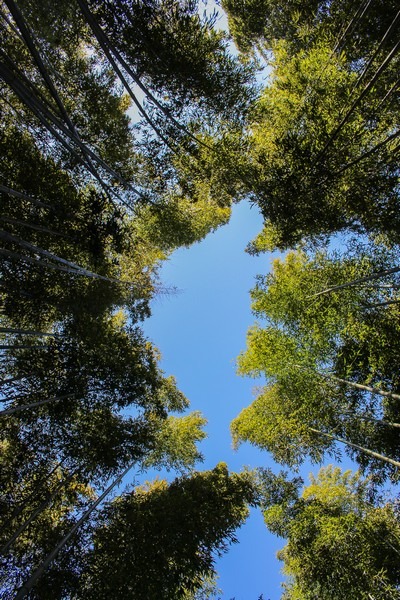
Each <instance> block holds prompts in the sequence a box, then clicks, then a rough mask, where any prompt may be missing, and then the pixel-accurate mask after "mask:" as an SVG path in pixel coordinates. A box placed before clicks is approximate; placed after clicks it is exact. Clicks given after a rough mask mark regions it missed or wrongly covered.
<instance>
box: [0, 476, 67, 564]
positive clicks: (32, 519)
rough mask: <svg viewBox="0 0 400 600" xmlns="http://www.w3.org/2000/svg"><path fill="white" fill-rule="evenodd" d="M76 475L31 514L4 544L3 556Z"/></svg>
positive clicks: (62, 483)
mask: <svg viewBox="0 0 400 600" xmlns="http://www.w3.org/2000/svg"><path fill="white" fill-rule="evenodd" d="M74 475H75V473H72V474H71V475H69V476H68V477H67V479H65V480H64V481H61V482H60V483H59V484H58V486H57V487H56V489H55V490H54V492H52V493H51V495H50V496H49V497H48V498H46V500H44V501H43V502H42V503H41V504H40V505H39V506H38V507H37V508H36V509H35V510H34V511H33V513H32V514H31V516H30V517H29V518H28V519H27V520H26V521H24V522H23V523H22V524H21V525H20V526H19V527H18V529H17V530H16V532H15V533H14V534H13V535H12V536H11V538H10V539H9V540H8V542H7V543H6V544H4V546H3V547H2V548H1V550H0V553H1V554H5V553H6V552H7V551H8V549H9V548H10V546H11V545H12V544H13V543H14V542H15V540H16V539H17V538H18V536H20V535H21V533H22V532H23V531H24V530H25V529H26V528H27V527H28V525H30V523H32V521H34V519H36V517H37V516H38V515H40V513H41V512H42V511H43V510H44V509H45V508H46V506H47V505H48V504H49V503H50V502H51V501H52V500H53V499H54V498H55V497H56V496H57V494H58V492H59V491H60V490H61V489H62V488H63V487H64V485H65V484H66V483H69V482H70V481H71V480H72V478H73V477H74Z"/></svg>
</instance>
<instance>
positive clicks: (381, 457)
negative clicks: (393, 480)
mask: <svg viewBox="0 0 400 600" xmlns="http://www.w3.org/2000/svg"><path fill="white" fill-rule="evenodd" d="M309 429H310V431H312V432H313V433H317V434H318V435H322V436H324V437H327V438H329V439H331V440H334V441H336V442H341V443H342V444H345V445H346V446H350V447H351V448H355V449H356V450H360V452H363V453H364V454H368V456H373V457H374V458H377V459H379V460H382V461H384V462H386V463H389V464H391V465H394V466H395V467H399V468H400V462H398V461H397V460H393V459H392V458H388V457H387V456H384V455H383V454H379V453H378V452H374V451H373V450H369V448H364V447H363V446H359V445H358V444H353V443H352V442H348V441H347V440H345V439H343V438H340V437H337V436H334V435H332V434H330V433H326V432H325V431H320V430H319V429H314V428H313V427H309Z"/></svg>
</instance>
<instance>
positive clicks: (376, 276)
mask: <svg viewBox="0 0 400 600" xmlns="http://www.w3.org/2000/svg"><path fill="white" fill-rule="evenodd" d="M399 271H400V267H393V268H392V269H386V270H384V271H378V272H377V273H372V275H368V276H366V277H360V278H359V279H353V281H348V282H347V283H342V284H340V285H334V286H332V287H330V288H326V289H325V290H322V292H317V293H316V294H313V295H312V296H308V298H317V296H322V295H323V294H329V293H330V292H334V291H336V290H342V289H344V288H347V287H351V286H352V285H358V284H359V283H364V282H366V281H373V280H374V279H380V278H381V277H385V276H386V275H392V274H393V273H398V272H399Z"/></svg>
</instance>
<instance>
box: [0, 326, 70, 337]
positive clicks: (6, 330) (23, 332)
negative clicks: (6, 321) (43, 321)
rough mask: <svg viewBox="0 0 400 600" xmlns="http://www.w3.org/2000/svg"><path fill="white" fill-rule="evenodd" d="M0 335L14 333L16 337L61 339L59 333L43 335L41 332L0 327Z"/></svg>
mask: <svg viewBox="0 0 400 600" xmlns="http://www.w3.org/2000/svg"><path fill="white" fill-rule="evenodd" d="M0 333H15V334H18V335H37V336H41V337H63V336H62V335H61V334H59V333H44V332H43V331H34V330H31V329H15V328H13V327H0Z"/></svg>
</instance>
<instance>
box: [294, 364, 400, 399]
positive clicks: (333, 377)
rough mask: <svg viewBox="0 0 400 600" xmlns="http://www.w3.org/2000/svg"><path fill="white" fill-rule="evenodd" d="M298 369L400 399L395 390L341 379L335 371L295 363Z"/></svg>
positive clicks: (366, 390)
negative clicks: (324, 371)
mask: <svg viewBox="0 0 400 600" xmlns="http://www.w3.org/2000/svg"><path fill="white" fill-rule="evenodd" d="M293 366H294V367H296V368H297V369H300V370H303V371H304V370H306V371H311V372H312V373H315V375H318V376H319V377H323V378H324V379H331V380H332V381H337V382H338V383H343V384H345V385H348V386H350V387H353V388H356V389H357V390H362V391H364V392H369V393H370V394H377V395H378V396H383V397H384V398H394V399H395V400H400V395H399V394H394V393H393V392H386V391H385V390H381V389H379V388H375V387H371V386H369V385H364V384H362V383H355V382H354V381H349V380H348V379H341V378H340V377H336V375H333V373H321V371H317V370H316V369H312V368H310V367H305V366H302V365H296V364H294V365H293Z"/></svg>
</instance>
